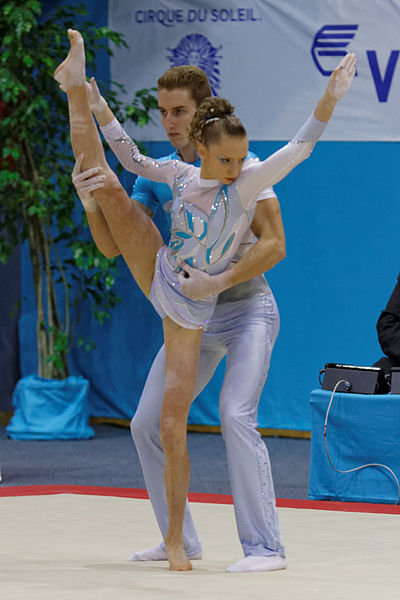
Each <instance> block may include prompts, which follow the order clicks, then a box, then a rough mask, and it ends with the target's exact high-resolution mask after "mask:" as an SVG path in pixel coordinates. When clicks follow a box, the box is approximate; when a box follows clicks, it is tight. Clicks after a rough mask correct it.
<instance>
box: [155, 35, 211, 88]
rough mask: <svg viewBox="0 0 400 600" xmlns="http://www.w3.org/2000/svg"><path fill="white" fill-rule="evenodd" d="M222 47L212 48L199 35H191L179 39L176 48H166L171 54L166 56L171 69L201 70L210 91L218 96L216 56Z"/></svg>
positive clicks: (206, 40)
mask: <svg viewBox="0 0 400 600" xmlns="http://www.w3.org/2000/svg"><path fill="white" fill-rule="evenodd" d="M221 48H222V46H218V47H216V46H213V45H212V44H211V42H210V41H209V40H208V39H207V38H206V37H205V36H204V35H201V34H200V33H191V34H189V35H186V36H185V37H184V38H182V39H181V41H180V42H179V44H178V45H177V47H176V48H167V50H169V51H170V52H171V53H172V54H171V55H170V56H167V58H168V59H169V60H170V61H171V63H172V66H173V67H178V66H180V65H193V66H195V67H199V68H200V69H202V70H203V71H204V72H205V73H206V75H207V77H208V80H209V82H210V86H211V91H212V93H213V94H214V95H215V96H218V92H217V90H218V89H219V88H220V78H219V76H220V73H219V68H218V66H219V59H220V58H222V56H220V55H219V54H218V52H219V50H221Z"/></svg>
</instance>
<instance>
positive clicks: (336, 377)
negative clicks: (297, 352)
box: [319, 363, 400, 394]
mask: <svg viewBox="0 0 400 600" xmlns="http://www.w3.org/2000/svg"><path fill="white" fill-rule="evenodd" d="M399 371H400V370H399ZM322 374H324V378H323V380H322V381H321V376H322ZM398 377H399V389H400V372H399V373H398ZM319 380H320V383H321V387H322V389H323V390H333V389H334V387H335V385H336V384H337V382H338V381H340V380H343V381H342V383H340V384H339V385H338V387H337V388H336V391H337V392H348V393H350V394H387V393H388V392H389V390H390V387H389V384H388V382H387V381H386V378H385V373H384V371H383V369H380V368H378V367H361V366H357V365H342V364H339V363H326V365H325V368H324V369H321V371H320V373H319ZM399 393H400V392H399Z"/></svg>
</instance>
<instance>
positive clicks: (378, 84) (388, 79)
mask: <svg viewBox="0 0 400 600" xmlns="http://www.w3.org/2000/svg"><path fill="white" fill-rule="evenodd" d="M399 53H400V50H392V52H391V53H390V57H389V61H388V64H387V66H386V72H385V75H384V77H383V78H382V76H381V72H380V69H379V66H378V59H377V56H376V51H375V50H367V57H368V62H369V66H370V69H371V73H372V77H373V79H374V83H375V89H376V93H377V94H378V99H379V102H387V99H388V96H389V92H390V86H391V85H392V79H393V73H394V70H395V67H396V64H397V60H398V58H399Z"/></svg>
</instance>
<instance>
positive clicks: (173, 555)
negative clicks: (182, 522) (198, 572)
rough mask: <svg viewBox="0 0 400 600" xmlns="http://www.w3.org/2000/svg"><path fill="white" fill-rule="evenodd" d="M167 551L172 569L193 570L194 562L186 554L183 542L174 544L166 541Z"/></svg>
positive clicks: (170, 568)
mask: <svg viewBox="0 0 400 600" xmlns="http://www.w3.org/2000/svg"><path fill="white" fill-rule="evenodd" d="M165 552H166V554H167V557H168V562H169V570H170V571H191V570H192V569H193V567H192V563H191V562H190V560H189V559H188V557H187V556H186V552H185V548H184V546H183V543H182V544H172V543H167V542H165Z"/></svg>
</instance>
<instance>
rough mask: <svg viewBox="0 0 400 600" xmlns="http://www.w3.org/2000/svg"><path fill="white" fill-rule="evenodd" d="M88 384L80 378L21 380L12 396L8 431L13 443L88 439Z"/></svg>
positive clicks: (33, 376)
mask: <svg viewBox="0 0 400 600" xmlns="http://www.w3.org/2000/svg"><path fill="white" fill-rule="evenodd" d="M88 391H89V381H88V380H87V379H84V378H83V377H75V376H71V377H68V378H67V379H63V380H58V379H45V378H43V377H38V376H37V375H29V376H28V377H23V378H22V379H20V380H19V382H18V383H17V386H16V388H15V390H14V395H13V407H14V415H13V417H12V419H11V421H10V423H9V425H8V427H7V435H8V437H10V438H12V439H13V440H52V439H57V440H69V439H88V438H92V437H93V436H94V430H93V429H92V427H90V425H89V424H88V417H89V413H88V403H87V396H88Z"/></svg>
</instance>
